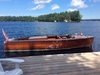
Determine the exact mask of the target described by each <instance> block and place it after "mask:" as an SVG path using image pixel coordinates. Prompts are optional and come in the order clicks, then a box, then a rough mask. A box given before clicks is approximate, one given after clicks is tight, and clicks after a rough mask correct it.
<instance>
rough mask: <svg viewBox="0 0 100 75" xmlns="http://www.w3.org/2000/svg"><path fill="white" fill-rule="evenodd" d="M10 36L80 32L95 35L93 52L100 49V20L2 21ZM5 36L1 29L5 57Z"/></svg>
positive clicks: (0, 49) (1, 43)
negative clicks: (70, 21)
mask: <svg viewBox="0 0 100 75" xmlns="http://www.w3.org/2000/svg"><path fill="white" fill-rule="evenodd" d="M2 28H3V29H4V31H5V32H6V34H7V35H8V36H9V38H18V37H30V36H41V35H65V34H75V33H78V34H80V33H81V32H82V33H83V34H84V35H90V36H94V37H95V39H94V42H93V46H92V50H93V52H97V51H100V21H81V22H72V23H69V22H67V23H66V22H0V29H2ZM4 41H5V38H4V36H3V34H2V31H0V56H1V57H3V55H4V53H3V44H4Z"/></svg>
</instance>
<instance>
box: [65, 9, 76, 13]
mask: <svg viewBox="0 0 100 75" xmlns="http://www.w3.org/2000/svg"><path fill="white" fill-rule="evenodd" d="M76 10H77V9H67V11H69V12H73V11H76Z"/></svg>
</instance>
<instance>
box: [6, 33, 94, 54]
mask: <svg viewBox="0 0 100 75" xmlns="http://www.w3.org/2000/svg"><path fill="white" fill-rule="evenodd" d="M93 39H94V37H93V36H81V35H77V36H74V37H70V38H69V37H67V36H37V37H29V38H18V39H9V40H8V41H5V43H4V51H5V52H8V51H9V52H14V51H30V50H50V49H54V50H57V49H72V48H80V47H90V46H91V45H92V43H93Z"/></svg>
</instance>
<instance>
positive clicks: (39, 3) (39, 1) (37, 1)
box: [30, 0, 52, 10]
mask: <svg viewBox="0 0 100 75" xmlns="http://www.w3.org/2000/svg"><path fill="white" fill-rule="evenodd" d="M51 1H52V0H34V1H33V2H32V3H33V4H37V6H36V7H34V8H31V9H30V10H39V9H43V8H44V7H45V4H47V3H50V2H51Z"/></svg>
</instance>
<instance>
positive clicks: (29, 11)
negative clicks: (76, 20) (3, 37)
mask: <svg viewBox="0 0 100 75" xmlns="http://www.w3.org/2000/svg"><path fill="white" fill-rule="evenodd" d="M75 10H79V11H80V13H81V15H83V17H82V18H83V19H100V0H0V16H39V15H43V14H49V13H54V12H57V13H59V12H65V11H75Z"/></svg>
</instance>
